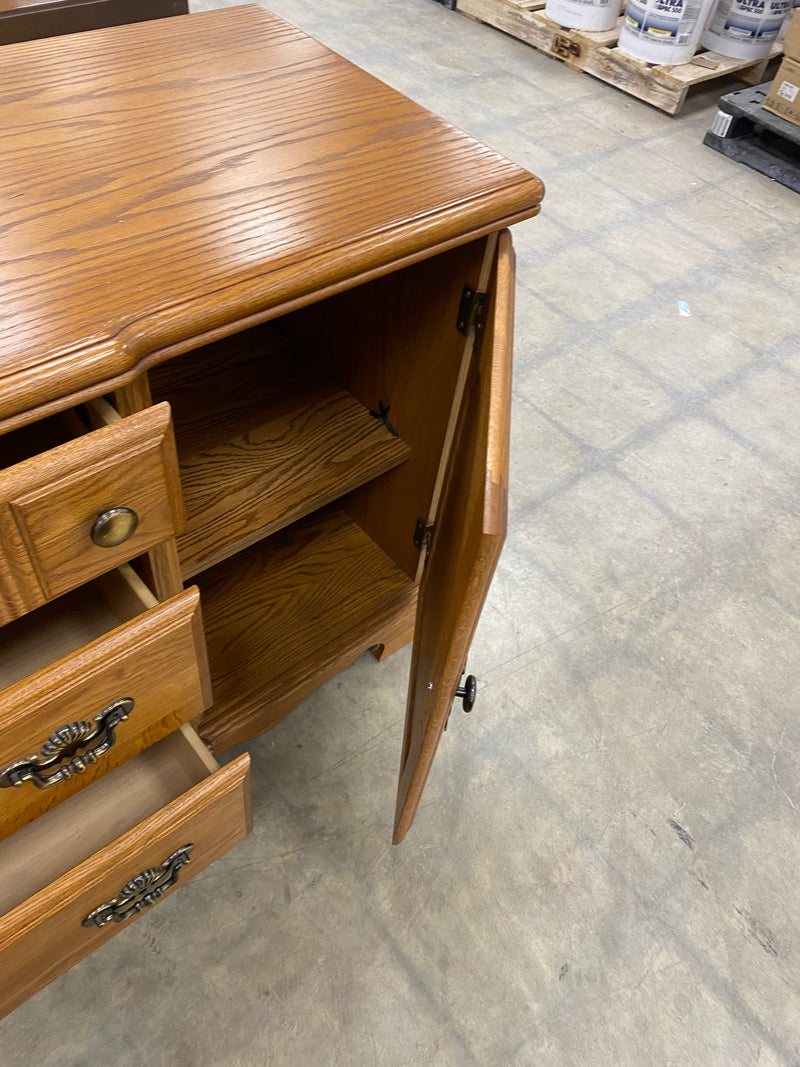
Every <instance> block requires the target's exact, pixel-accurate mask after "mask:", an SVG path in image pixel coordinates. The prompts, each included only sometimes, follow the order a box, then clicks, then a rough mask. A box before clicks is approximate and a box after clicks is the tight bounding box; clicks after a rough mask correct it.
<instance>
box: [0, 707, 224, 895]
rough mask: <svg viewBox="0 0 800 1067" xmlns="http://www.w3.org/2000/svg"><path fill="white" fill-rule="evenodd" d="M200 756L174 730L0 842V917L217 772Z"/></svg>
mask: <svg viewBox="0 0 800 1067" xmlns="http://www.w3.org/2000/svg"><path fill="white" fill-rule="evenodd" d="M201 748H202V746H201V744H200V742H199V741H198V740H197V739H196V735H193V736H192V731H191V729H190V728H188V727H184V728H182V729H181V730H177V731H176V732H175V733H173V734H170V735H169V736H168V737H165V738H164V739H163V740H161V741H158V742H156V743H155V744H154V745H151V746H150V747H149V748H146V749H145V750H144V751H143V752H140V753H139V755H138V756H134V757H133V758H132V759H130V760H128V761H127V762H126V763H123V764H122V766H121V767H118V768H117V769H116V770H114V771H111V772H110V773H109V774H107V775H105V777H103V778H100V779H99V780H98V781H96V782H94V783H93V784H92V786H91V788H89V789H84V790H83V792H81V793H77V794H76V795H75V796H73V797H70V798H69V799H68V800H65V801H64V802H63V803H61V804H59V805H58V807H56V808H54V809H53V810H52V811H49V812H46V813H45V814H44V815H40V816H39V818H38V819H35V820H34V821H33V822H31V823H29V824H28V825H27V826H24V827H23V828H22V829H21V830H17V832H16V833H15V834H12V835H11V837H8V838H6V840H5V841H2V842H0V870H2V872H3V877H2V879H0V915H5V914H6V913H7V912H9V911H10V910H11V909H12V908H15V907H17V905H19V904H21V903H22V902H23V901H24V900H26V899H27V898H28V897H29V896H31V895H32V894H34V893H38V892H39V891H40V890H41V889H44V888H45V886H48V885H50V883H51V882H54V881H55V880H56V879H57V878H60V877H61V876H62V875H64V874H66V873H67V872H68V871H69V870H71V869H72V868H73V867H75V866H76V865H77V864H79V863H82V862H83V861H84V860H87V859H88V858H89V857H90V856H92V855H94V853H95V852H97V851H99V850H100V849H101V848H104V847H105V846H106V845H108V844H110V843H111V842H112V841H114V840H115V839H116V838H117V837H119V836H120V835H121V834H124V833H125V832H126V831H127V830H131V829H133V827H134V826H136V825H138V824H139V823H140V822H142V821H143V820H144V819H147V818H149V817H150V816H151V815H154V814H155V813H156V812H157V811H159V809H160V808H163V807H164V805H165V804H169V803H170V802H171V801H173V800H176V799H177V798H178V797H179V796H181V794H182V793H185V792H186V791H187V790H189V789H191V788H192V786H194V785H197V784H198V783H199V782H201V781H202V780H203V779H204V778H206V777H207V776H208V774H209V773H211V772H212V771H213V770H214V769H216V765H215V764H214V763H213V761H211V760H210V758H209V757H205V758H203V755H202V753H201V751H200V749H201ZM99 903H102V901H98V904H99Z"/></svg>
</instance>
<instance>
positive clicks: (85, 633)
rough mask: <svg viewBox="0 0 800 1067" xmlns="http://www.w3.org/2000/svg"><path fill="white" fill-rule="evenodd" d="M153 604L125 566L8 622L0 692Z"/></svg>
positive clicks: (1, 647) (1, 646) (0, 649)
mask: <svg viewBox="0 0 800 1067" xmlns="http://www.w3.org/2000/svg"><path fill="white" fill-rule="evenodd" d="M155 603H156V598H155V597H154V596H153V594H152V593H151V591H150V590H149V589H148V587H147V586H146V585H145V583H144V582H143V581H142V579H141V578H140V577H139V576H138V575H137V574H136V573H135V572H134V571H133V569H132V568H131V567H130V566H128V565H126V566H123V567H120V568H118V569H117V570H115V571H111V572H110V573H109V574H104V575H102V576H101V577H100V578H96V579H95V580H94V581H92V582H89V583H88V584H87V585H83V586H80V587H79V588H78V589H75V590H73V591H72V592H70V593H65V594H64V595H63V596H60V597H58V598H56V599H55V600H51V601H50V602H49V603H47V604H44V605H43V606H42V607H40V608H37V609H36V610H35V611H31V612H29V613H28V614H27V615H23V616H21V618H19V619H15V620H14V621H13V622H11V623H8V624H7V625H6V626H4V627H3V638H2V641H0V692H2V690H4V689H6V688H8V687H9V686H11V685H14V684H15V683H17V682H19V681H22V679H23V678H26V677H27V676H28V675H31V674H35V673H36V671H38V670H41V669H42V668H44V667H47V666H49V665H50V664H51V663H53V662H54V661H55V660H58V659H61V658H62V657H64V656H68V655H70V654H71V653H72V652H77V651H78V649H80V648H82V647H83V646H84V645H87V644H88V643H89V642H90V641H94V640H95V639H96V638H98V637H103V636H104V635H105V634H107V633H109V632H110V631H111V630H113V629H114V628H115V627H116V626H119V625H120V624H121V623H124V622H128V621H129V620H130V619H133V618H135V617H136V616H137V615H140V614H141V613H142V612H144V611H146V610H147V609H148V608H150V607H152V606H153V605H154V604H155Z"/></svg>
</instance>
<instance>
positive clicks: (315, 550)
mask: <svg viewBox="0 0 800 1067" xmlns="http://www.w3.org/2000/svg"><path fill="white" fill-rule="evenodd" d="M198 584H199V586H200V591H201V594H202V598H203V616H204V619H205V624H206V635H207V639H208V654H209V663H210V668H211V681H212V686H213V689H214V707H213V708H212V710H211V714H210V716H208V717H207V718H204V720H203V725H202V727H201V731H200V732H201V735H202V736H204V737H206V736H207V723H209V722H210V721H211V720H212V719H213V720H215V721H219V722H221V724H222V726H221V729H222V731H224V732H225V734H226V735H227V737H228V738H231V737H232V734H231V731H232V729H233V727H234V722H235V726H236V729H237V730H240V731H241V730H242V729H243V727H244V723H243V722H242V721H238V722H237V721H235V720H236V719H237V716H238V715H240V714H241V715H243V716H244V719H245V720H246V722H247V723H248V724H249V727H250V733H249V736H253V734H256V733H259V732H260V731H261V730H263V729H265V727H266V725H269V724H270V722H274V721H275V716H273V715H272V714H271V710H270V706H271V705H272V704H273V703H275V704H278V705H279V706H280V708H281V709H283V710H282V714H286V712H288V711H290V710H291V707H292V704H291V703H289V704H288V706H287V702H286V693H287V692H290V691H291V692H296V691H299V689H301V688H302V689H303V690H304V691H305V692H308V691H310V690H311V689H313V688H315V687H316V686H317V685H319V684H320V683H321V682H322V681H323V680H324V679H325V677H329V676H330V674H332V673H335V669H331V664H332V663H334V662H337V661H338V659H337V658H338V657H342V656H343V657H344V660H345V662H339V665H338V668H336V669H341V668H342V667H343V666H345V665H346V663H347V657H348V656H349V657H350V659H351V660H352V659H353V658H355V656H356V655H358V653H359V652H365V651H366V650H367V648H369V647H370V645H371V644H374V643H375V642H376V641H378V640H380V639H381V633H380V631H381V628H382V627H385V628H387V629H388V628H391V625H392V622H393V620H395V619H396V618H398V617H399V618H401V619H402V620H404V621H405V620H406V619H407V614H408V608H409V604H410V603H413V600H414V598H415V594H416V590H415V586H414V583H413V581H411V580H410V579H409V578H408V576H407V575H405V574H404V573H403V572H402V571H401V570H400V569H399V568H398V567H397V566H396V565H395V564H394V563H393V562H392V561H391V560H390V559H389V557H388V556H386V555H385V554H384V553H383V552H381V550H380V549H379V548H378V547H377V545H376V544H375V543H374V542H373V541H371V540H370V539H369V538H368V537H367V535H366V534H365V533H364V532H363V530H361V529H359V527H358V526H356V524H355V523H354V522H353V521H352V520H351V519H350V518H348V516H347V515H346V514H344V512H342V511H340V510H338V509H337V508H335V507H330V508H326V509H323V510H322V511H320V512H317V513H316V514H314V515H312V516H310V517H309V518H307V519H303V520H301V521H300V522H298V523H295V524H294V525H293V526H291V527H288V528H287V529H285V530H282V531H281V532H280V533H278V534H275V535H273V536H272V537H271V538H269V539H268V540H266V541H261V542H259V543H258V544H257V545H254V546H253V547H252V548H250V549H247V550H245V551H244V552H241V553H239V555H237V556H234V557H232V558H231V559H229V560H226V562H225V563H222V564H220V565H219V566H218V567H214V568H213V569H212V570H210V571H206V572H205V573H204V574H201V575H199V576H198ZM376 628H377V629H378V631H379V632H378V633H377V635H375V636H371V635H372V634H373V632H374V630H375V629H376ZM354 634H355V635H357V636H360V637H361V640H362V643H361V645H360V646H359V647H357V649H356V650H355V651H353V647H354V645H353V639H354ZM299 699H301V698H298V700H299ZM296 702H298V701H297V700H296V701H295V703H296ZM259 727H260V728H259ZM244 736H247V734H244ZM218 743H219V742H218V740H215V747H217V744H218Z"/></svg>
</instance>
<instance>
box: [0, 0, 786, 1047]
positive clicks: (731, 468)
mask: <svg viewBox="0 0 800 1067" xmlns="http://www.w3.org/2000/svg"><path fill="white" fill-rule="evenodd" d="M195 6H200V7H207V6H215V5H214V4H213V2H212V3H200V4H198V5H195ZM271 6H272V7H273V9H274V10H276V11H277V12H278V13H279V14H282V15H284V16H286V17H287V18H288V19H290V20H291V21H293V22H295V23H296V24H297V25H299V26H300V27H302V28H303V29H306V30H308V31H309V32H310V33H312V34H314V35H315V36H317V37H319V38H320V39H321V40H323V41H324V42H326V43H327V44H329V45H331V46H332V47H333V48H335V49H336V50H338V51H340V52H342V53H343V54H345V55H346V56H348V57H349V58H351V59H353V60H354V61H355V62H357V63H359V64H360V65H362V66H364V67H366V68H367V69H368V70H370V71H372V72H373V73H375V74H376V75H378V76H379V77H381V78H383V79H384V80H385V81H388V82H389V83H391V84H392V85H394V86H396V87H397V88H399V89H401V90H402V91H404V92H406V93H408V94H409V95H410V96H412V97H414V98H415V99H416V100H418V101H420V102H421V103H423V104H425V105H427V106H428V107H430V108H431V109H433V110H436V111H438V112H440V113H441V114H443V115H444V116H445V117H447V118H449V119H450V120H452V121H453V122H454V123H456V124H457V125H459V126H461V127H462V128H464V129H466V130H467V131H469V132H470V133H472V134H474V135H476V136H477V137H479V138H481V139H483V140H485V141H487V142H488V143H489V144H491V145H493V146H494V147H496V148H498V149H500V150H501V151H503V152H505V153H506V154H507V155H509V156H511V157H512V158H513V159H515V160H517V161H519V162H521V163H523V164H525V165H527V166H528V167H530V168H531V169H532V170H534V171H536V172H537V173H538V174H540V175H541V176H542V177H543V178H544V179H545V181H546V183H547V186H548V197H547V199H546V202H545V207H544V213H543V215H542V216H541V217H540V218H539V219H536V220H533V221H531V222H529V223H526V224H525V225H522V226H519V227H518V228H517V229H516V233H515V240H516V245H517V250H518V255H519V295H518V327H517V328H518V333H517V345H516V356H517V358H516V386H515V411H514V428H513V449H514V461H513V484H512V494H513V495H512V499H511V522H510V530H509V536H508V542H507V548H506V551H505V554H504V557H503V560H502V562H501V565H500V568H499V574H498V577H497V579H496V581H495V584H494V586H493V589H492V592H491V595H490V600H489V603H488V605H487V608H486V611H485V614H484V618H483V621H482V624H481V627H480V629H479V632H478V634H477V637H476V640H475V644H474V650H473V655H472V659H471V662H470V669H471V670H472V671H474V672H475V673H476V674H477V675H478V677H479V678H480V680H481V683H482V686H483V689H482V692H481V694H480V697H479V704H478V706H477V708H476V711H475V713H473V715H472V716H471V717H470V718H469V719H467V718H465V717H464V716H461V715H459V716H458V717H456V716H455V715H454V717H453V720H452V727H451V729H450V731H449V732H448V734H447V735H446V737H445V739H444V742H443V744H442V747H441V749H440V754H439V756H438V760H437V763H436V765H435V768H434V772H433V775H432V778H431V781H430V783H429V785H428V789H427V792H426V794H425V798H424V801H423V805H422V808H421V810H420V813H419V816H418V818H417V821H416V824H415V826H414V828H413V830H412V832H411V833H410V835H409V837H408V839H407V841H406V843H405V844H404V845H402V846H401V847H399V848H392V847H391V846H390V844H389V840H390V833H391V821H392V812H393V805H394V789H395V777H396V772H397V764H398V760H399V747H400V738H401V731H402V716H403V711H404V689H405V683H406V674H407V670H408V664H409V655H408V650H405V651H403V652H401V653H399V654H398V655H397V656H395V657H394V658H393V659H391V660H389V661H388V662H386V663H385V664H382V665H378V664H376V663H375V662H373V661H372V660H371V659H370V658H367V657H363V658H362V659H361V660H359V661H358V662H357V663H356V664H355V666H354V667H353V668H352V669H351V670H350V671H348V672H346V673H345V674H343V675H342V676H340V677H339V678H338V679H336V680H334V681H332V682H331V683H329V684H328V685H326V686H325V687H324V688H323V689H322V690H320V691H319V692H318V693H317V694H315V695H314V696H313V697H312V698H311V699H310V700H308V701H306V703H305V704H304V705H303V707H302V708H300V709H299V710H298V711H296V712H295V713H294V714H293V715H292V716H290V718H289V719H288V720H286V721H285V722H284V723H282V724H281V725H280V726H279V727H277V728H276V729H274V730H273V731H272V732H270V733H269V734H268V735H265V736H264V737H262V738H260V739H259V740H258V741H256V742H255V743H253V744H252V745H250V746H249V748H250V751H251V752H252V755H253V779H254V800H255V830H254V831H253V834H252V835H251V837H250V838H249V839H248V840H247V841H246V842H245V843H244V844H242V845H241V846H239V847H238V848H237V849H236V850H235V851H234V852H232V853H231V854H230V855H229V856H228V857H227V858H224V859H222V860H220V861H219V862H218V863H217V864H216V865H215V866H214V867H212V868H211V869H210V870H209V871H207V872H206V873H204V874H202V875H200V876H199V877H197V878H196V879H195V880H194V881H193V882H192V883H191V885H189V886H187V887H186V888H185V889H183V890H182V891H181V892H180V893H179V894H175V895H174V896H172V897H171V898H168V899H166V900H164V901H163V902H161V903H160V904H159V905H158V907H156V908H154V909H153V911H152V912H151V913H148V914H147V915H145V916H143V917H142V918H141V919H139V920H138V921H137V922H136V923H135V924H134V925H132V926H131V927H130V928H129V929H127V930H125V931H124V932H122V933H121V934H120V935H119V936H118V937H116V938H115V939H114V940H113V941H112V942H110V943H109V944H108V945H107V946H105V947H104V948H103V949H101V950H100V951H99V952H97V953H96V954H95V955H93V956H92V957H90V958H89V959H87V960H85V961H84V962H83V963H82V964H80V965H79V966H77V967H75V968H74V969H73V970H72V971H71V972H70V973H69V974H67V975H66V976H65V977H63V978H61V979H60V980H59V981H57V982H55V983H53V984H52V985H51V986H50V987H49V988H48V989H46V990H45V991H44V992H42V993H40V994H39V995H38V996H37V997H35V998H34V999H33V1000H31V1001H30V1002H28V1003H27V1004H26V1005H24V1006H23V1007H22V1008H20V1009H19V1010H18V1011H17V1012H15V1013H14V1014H13V1015H12V1016H11V1017H10V1018H8V1019H6V1020H5V1022H4V1023H2V1024H0V1049H1V1050H2V1051H0V1062H1V1063H2V1065H3V1067H12V1065H13V1067H16V1065H23V1064H29V1063H36V1064H37V1065H38V1067H45V1065H54V1067H67V1065H75V1067H77V1065H81V1067H95V1065H96V1067H107V1065H109V1064H113V1065H119V1067H123V1065H125V1067H127V1065H131V1067H133V1065H139V1064H142V1063H148V1064H155V1065H159V1067H160V1065H164V1067H168V1065H169V1067H173V1065H174V1067H222V1065H225V1067H234V1065H236V1067H238V1065H243V1067H244V1065H266V1064H269V1065H275V1067H373V1065H375V1067H377V1065H385V1067H406V1065H409V1067H411V1065H418V1064H425V1065H427V1064H430V1065H437V1067H439V1065H441V1067H445V1065H446V1067H467V1065H480V1067H495V1065H497V1067H528V1065H536V1067H590V1065H591V1067H595V1065H597V1067H601V1065H602V1067H628V1065H630V1067H645V1065H646V1067H651V1065H679V1064H680V1065H701V1067H712V1065H717V1064H719V1065H724V1067H731V1065H732V1067H749V1065H756V1064H757V1065H759V1067H777V1065H779V1064H780V1065H789V1064H798V1063H800V1000H799V999H798V989H799V988H800V924H799V923H798V886H799V885H800V843H799V841H798V814H799V813H798V809H799V808H800V782H799V781H798V772H800V722H798V718H797V714H796V708H797V699H796V694H797V693H798V690H800V685H799V684H798V683H800V677H799V675H800V671H799V670H798V639H799V638H800V566H798V563H799V562H800V560H798V555H799V554H800V548H798V546H799V545H800V518H799V517H798V495H797V490H798V477H799V476H800V437H798V434H797V422H798V415H800V354H798V344H797V341H798V315H797V309H798V292H800V229H799V227H798V223H799V222H800V211H799V210H798V209H799V208H800V200H799V199H798V197H797V196H796V195H795V194H792V193H790V192H789V191H787V190H786V189H783V188H782V187H780V186H778V185H775V184H773V183H771V182H770V181H768V180H767V179H766V178H763V177H761V176H760V175H757V174H755V173H753V172H751V171H749V170H747V169H746V168H743V167H742V166H740V165H738V164H735V163H732V162H729V161H728V160H725V159H723V158H722V157H721V156H719V155H717V154H715V153H714V152H712V151H710V150H709V149H706V148H704V147H702V145H701V140H702V135H703V132H704V130H705V129H706V128H707V127H708V125H709V122H710V119H711V116H712V114H713V108H714V103H715V101H716V99H717V98H718V96H719V95H720V93H721V92H723V91H728V90H729V89H730V88H731V83H725V84H724V85H723V86H720V85H719V84H717V85H716V86H712V87H711V88H710V89H709V90H708V91H707V92H705V94H701V95H700V96H695V97H693V98H692V100H691V102H690V103H689V105H688V107H687V108H686V109H685V111H684V113H683V114H682V115H681V116H680V117H679V118H677V119H670V118H668V117H667V116H666V115H663V114H661V113H660V112H658V111H655V110H653V109H651V108H650V107H648V106H646V105H644V104H640V103H638V102H637V101H635V100H633V99H632V98H629V97H627V96H625V95H624V94H622V93H620V92H618V91H616V90H614V89H612V88H610V87H608V86H605V85H602V84H600V83H598V82H596V81H594V80H593V79H591V78H589V77H587V76H584V75H581V74H578V73H573V72H571V71H569V70H568V69H567V68H565V67H564V66H562V65H560V64H558V63H557V62H555V61H552V60H549V59H547V58H544V57H542V56H539V55H537V54H536V53H535V52H533V51H532V50H530V49H528V48H527V47H525V46H524V45H522V44H520V43H518V42H516V41H514V40H512V39H511V38H508V37H504V36H503V35H502V34H500V33H498V32H497V31H495V30H492V29H490V28H488V27H485V26H480V25H478V24H475V23H472V22H470V21H468V20H467V19H466V18H464V17H463V16H460V15H457V14H455V13H452V12H449V11H447V10H445V9H444V8H443V7H441V6H438V5H436V4H434V3H432V2H431V0H403V2H402V3H400V2H395V3H392V4H388V3H386V2H385V0H384V2H381V0H328V2H327V3H319V0H274V3H273V4H272V5H271ZM678 300H685V301H687V302H688V303H689V305H690V308H691V317H681V316H680V315H679V314H678V306H677V302H678Z"/></svg>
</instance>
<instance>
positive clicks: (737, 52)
mask: <svg viewBox="0 0 800 1067" xmlns="http://www.w3.org/2000/svg"><path fill="white" fill-rule="evenodd" d="M791 10H792V0H717V2H716V4H715V5H714V10H713V11H712V12H711V18H710V19H709V22H708V26H707V27H706V29H705V30H704V32H703V36H702V37H701V38H700V40H701V42H702V44H703V45H705V47H706V48H711V49H712V50H713V51H714V52H719V54H720V55H721V56H730V57H731V58H732V59H763V58H764V57H765V56H768V55H769V53H770V49H771V48H772V46H773V44H774V43H775V42H776V41H777V39H778V34H779V33H780V32H781V29H782V28H783V23H784V21H785V19H786V15H787V14H788V12H790V11H791Z"/></svg>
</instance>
